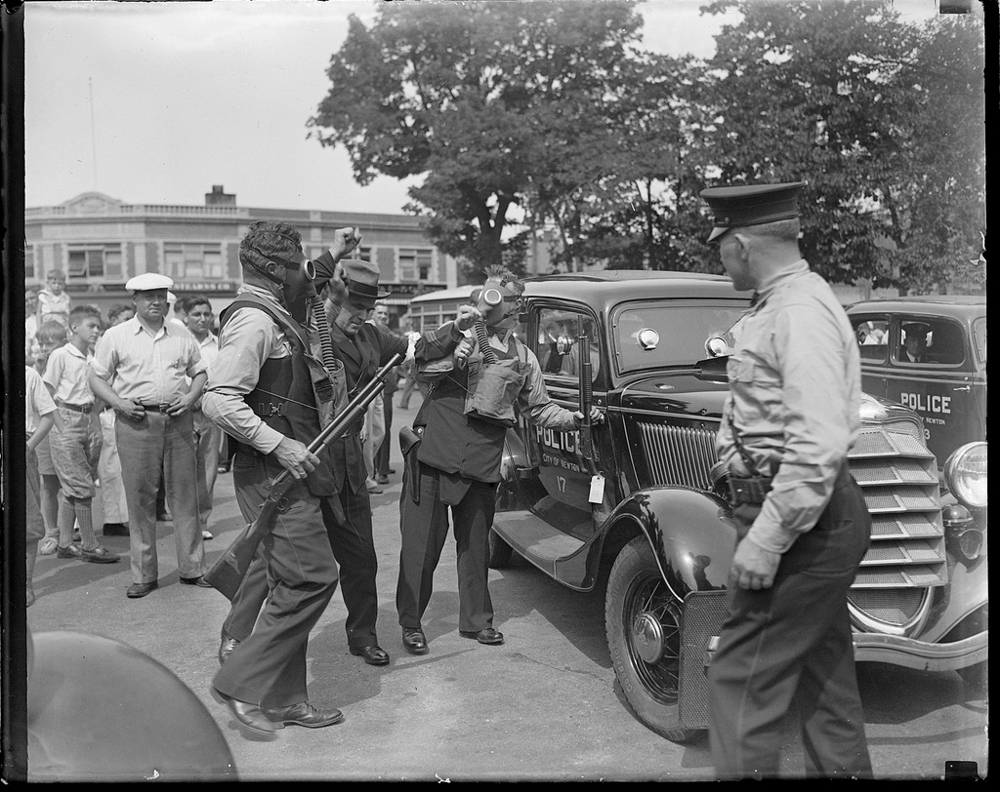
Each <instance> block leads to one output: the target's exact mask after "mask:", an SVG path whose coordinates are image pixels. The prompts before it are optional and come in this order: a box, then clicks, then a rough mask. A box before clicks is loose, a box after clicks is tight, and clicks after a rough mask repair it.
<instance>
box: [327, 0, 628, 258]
mask: <svg viewBox="0 0 1000 792" xmlns="http://www.w3.org/2000/svg"><path fill="white" fill-rule="evenodd" d="M633 5H634V4H633V3H631V2H626V3H612V4H604V3H597V4H592V3H575V2H556V3H550V2H526V3H520V2H519V3H468V4H466V3H448V4H436V5H433V6H426V5H424V6H421V5H418V4H415V3H414V4H411V3H406V4H396V3H391V4H390V3H386V4H382V5H380V6H379V10H378V16H377V19H376V21H375V22H374V24H373V25H372V27H371V28H370V29H368V28H366V27H365V26H364V25H363V24H362V23H361V21H360V20H358V19H357V18H356V17H354V16H352V17H351V19H350V28H349V32H348V35H347V38H346V40H345V42H344V44H343V46H342V47H341V49H340V50H339V51H338V52H337V53H335V54H334V56H333V57H332V59H331V62H330V67H329V69H328V71H327V74H328V76H329V78H330V81H331V83H332V87H331V89H330V92H329V94H328V95H327V97H326V98H325V99H324V100H323V101H322V103H321V104H320V106H319V109H318V113H317V115H316V116H315V117H314V118H313V119H311V121H310V125H311V126H312V127H313V128H314V130H315V131H316V134H317V137H318V138H319V140H320V142H321V143H322V144H324V145H337V144H340V145H343V146H345V147H346V149H347V151H348V153H349V154H350V156H351V160H352V163H353V168H354V173H355V178H356V179H357V180H358V181H359V182H360V183H362V184H365V183H368V182H369V181H370V180H371V179H372V178H373V177H374V176H375V175H376V174H380V173H381V174H385V175H388V176H392V177H396V178H404V177H408V176H415V175H422V176H424V179H423V183H422V184H421V185H420V186H419V187H415V188H411V190H410V196H411V198H412V199H413V204H412V208H413V209H414V210H423V211H424V212H425V214H427V216H428V226H427V227H428V232H429V234H430V236H431V238H432V239H434V240H435V242H436V243H437V245H438V246H439V247H440V248H441V249H442V250H444V251H445V252H446V253H449V254H451V255H455V256H462V257H465V258H467V259H469V260H471V261H472V262H474V264H475V265H476V266H477V267H478V268H479V269H480V270H481V269H482V268H483V267H485V266H487V265H489V264H493V263H498V262H500V261H502V260H503V250H504V247H505V235H504V229H505V227H506V225H507V224H508V223H509V222H510V221H511V217H512V216H515V215H514V214H513V213H512V211H511V210H512V207H514V206H519V207H521V214H523V204H524V203H525V200H526V196H527V195H528V193H529V192H530V190H531V189H532V184H533V182H532V180H533V176H534V175H535V174H537V173H543V172H546V171H547V170H549V169H548V168H547V163H548V162H549V161H550V160H552V159H561V158H565V157H567V156H570V155H569V154H568V152H570V151H572V149H573V148H574V147H575V146H576V141H577V139H578V138H580V137H582V138H584V140H585V141H587V140H590V139H592V138H600V137H602V136H603V137H608V136H609V134H610V132H611V130H616V129H617V128H618V127H617V125H616V123H615V122H616V115H617V113H618V109H617V104H616V100H617V98H619V97H621V96H622V95H623V93H624V88H623V84H622V83H623V74H624V71H623V70H624V67H623V63H624V62H625V61H626V59H627V53H628V47H629V44H630V43H632V42H634V41H636V40H637V39H638V30H639V26H640V23H641V20H640V19H639V18H638V17H637V16H636V15H635V14H634V12H633ZM585 145H586V144H585ZM515 219H518V220H520V219H521V216H520V215H517V216H515Z"/></svg>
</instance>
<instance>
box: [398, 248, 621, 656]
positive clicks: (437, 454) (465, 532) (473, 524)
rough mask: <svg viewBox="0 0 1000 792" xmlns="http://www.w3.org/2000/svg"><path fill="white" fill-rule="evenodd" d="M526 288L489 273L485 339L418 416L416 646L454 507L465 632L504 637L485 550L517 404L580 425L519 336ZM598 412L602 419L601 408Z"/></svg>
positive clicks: (499, 270) (410, 553)
mask: <svg viewBox="0 0 1000 792" xmlns="http://www.w3.org/2000/svg"><path fill="white" fill-rule="evenodd" d="M523 291H524V285H523V284H522V283H521V282H520V281H518V280H517V279H516V278H515V277H514V275H513V274H512V273H511V272H509V271H508V270H507V269H505V268H503V267H496V268H492V269H491V270H489V271H488V272H487V279H486V282H485V284H484V285H483V287H482V289H481V291H480V296H479V302H478V306H477V309H478V311H479V312H480V313H481V314H482V316H483V320H484V325H485V327H480V331H481V332H480V333H478V334H477V337H478V342H477V344H473V342H472V341H471V340H470V341H469V342H468V343H463V345H461V346H460V347H459V350H458V351H457V353H456V356H455V357H456V358H457V360H456V361H455V363H454V365H453V368H452V370H451V372H450V373H446V374H443V375H442V376H441V378H440V379H439V380H438V381H437V382H436V383H434V385H433V386H432V387H431V389H430V392H429V393H428V395H427V397H426V398H425V400H424V402H423V404H422V405H421V407H420V411H419V412H418V413H417V416H416V418H415V419H414V422H413V428H414V431H415V432H416V433H417V434H418V435H419V437H420V438H421V439H420V440H419V442H418V443H416V444H415V445H411V446H410V447H409V448H408V449H407V450H406V452H405V454H406V460H407V461H406V465H405V470H404V473H403V495H402V497H401V499H400V502H399V504H400V505H399V524H400V531H401V533H402V544H401V547H400V553H399V580H398V582H397V584H396V610H397V612H398V614H399V624H400V626H401V627H402V632H403V646H404V648H405V649H406V650H407V651H408V652H410V653H411V654H426V653H427V652H428V647H427V638H426V637H425V635H424V632H423V627H422V623H421V620H422V618H423V615H424V611H425V610H426V609H427V604H428V602H429V601H430V597H431V593H432V590H433V581H434V570H435V569H436V567H437V563H438V560H439V559H440V557H441V550H442V548H443V547H444V542H445V540H446V539H447V537H448V507H449V506H450V507H451V515H452V520H453V522H454V526H455V527H454V530H455V540H456V543H457V546H458V547H457V550H458V598H459V620H458V627H459V634H460V635H462V636H463V637H465V638H470V639H473V640H476V641H478V642H479V643H481V644H487V645H495V644H502V643H503V640H504V637H503V634H502V633H500V632H499V631H498V630H496V629H494V628H493V603H492V602H491V600H490V592H489V588H488V585H487V579H488V574H489V568H488V550H487V548H488V538H489V530H490V526H491V525H492V524H493V513H494V507H495V502H496V491H497V484H498V483H499V481H500V458H501V455H502V453H503V443H504V436H505V434H506V432H507V428H508V427H509V426H512V425H513V423H514V408H515V406H516V407H517V408H518V409H520V410H521V411H522V412H523V413H524V414H525V415H526V417H527V418H528V419H529V420H530V421H532V422H533V423H536V424H539V425H541V426H544V427H548V428H551V429H556V430H560V431H564V432H572V431H574V430H576V429H577V428H578V427H579V426H580V423H581V421H582V418H583V415H582V414H581V413H572V412H570V411H569V410H566V409H564V408H562V407H560V406H559V405H557V404H555V403H554V402H552V401H551V400H550V399H549V395H548V392H547V391H546V389H545V380H544V379H543V376H542V370H541V367H540V366H539V363H538V359H537V358H536V357H535V355H534V353H532V352H531V350H529V349H528V348H527V347H526V346H525V345H524V344H523V343H522V342H521V341H520V340H519V339H517V338H516V336H515V335H514V327H515V325H516V324H517V323H518V314H519V311H520V298H521V294H522V292H523ZM484 341H485V345H484V344H483V342H484ZM592 417H593V419H594V420H595V421H603V420H604V417H603V413H601V412H600V411H599V410H598V409H596V408H595V409H594V411H593V415H592Z"/></svg>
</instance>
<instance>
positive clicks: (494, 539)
mask: <svg viewBox="0 0 1000 792" xmlns="http://www.w3.org/2000/svg"><path fill="white" fill-rule="evenodd" d="M489 541H490V547H489V552H490V555H489V559H490V560H489V563H490V569H506V568H507V567H509V566H510V557H511V554H512V553H513V552H514V548H513V547H511V546H510V545H509V544H507V543H506V542H505V541H504V540H503V539H501V538H500V534H498V533H497V532H496V531H494V530H493V529H492V528H490V540H489Z"/></svg>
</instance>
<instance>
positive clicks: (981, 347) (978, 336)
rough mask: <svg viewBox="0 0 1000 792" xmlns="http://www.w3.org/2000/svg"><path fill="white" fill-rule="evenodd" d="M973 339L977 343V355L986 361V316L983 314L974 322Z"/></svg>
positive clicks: (982, 360)
mask: <svg viewBox="0 0 1000 792" xmlns="http://www.w3.org/2000/svg"><path fill="white" fill-rule="evenodd" d="M972 340H973V342H974V343H975V345H976V357H977V358H979V362H980V363H986V317H985V316H981V317H979V318H978V319H976V321H974V322H973V323H972Z"/></svg>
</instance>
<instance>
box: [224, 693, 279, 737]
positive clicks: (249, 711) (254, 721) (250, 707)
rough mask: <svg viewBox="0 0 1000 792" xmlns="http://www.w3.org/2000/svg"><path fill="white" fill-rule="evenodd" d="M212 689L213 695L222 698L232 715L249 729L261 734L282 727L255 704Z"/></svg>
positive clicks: (272, 731) (271, 732) (269, 732)
mask: <svg viewBox="0 0 1000 792" xmlns="http://www.w3.org/2000/svg"><path fill="white" fill-rule="evenodd" d="M213 690H214V691H215V695H216V696H218V697H219V698H220V699H221V700H222V703H223V704H225V705H226V706H227V707H229V711H230V712H231V713H233V717H234V718H236V720H238V721H239V722H240V723H241V724H243V725H244V726H246V727H247V728H248V729H250V731H255V732H259V733H261V734H273V733H274V732H275V731H277V730H278V729H280V728H282V726H279V725H277V724H276V723H275V722H274V721H272V720H271V719H270V718H269V717H267V716H266V715H265V714H264V712H263V711H262V710H261V708H260V707H258V706H257V705H256V704H251V703H249V702H247V701H240V700H239V699H234V698H230V697H229V696H227V695H226V694H225V693H220V692H219V691H218V690H217V689H216V688H213Z"/></svg>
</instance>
